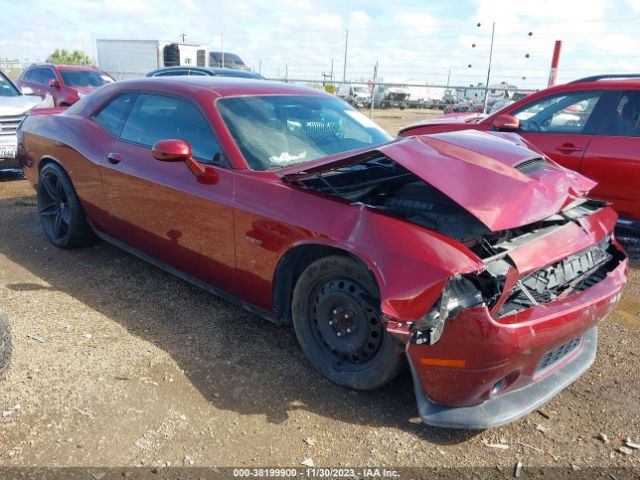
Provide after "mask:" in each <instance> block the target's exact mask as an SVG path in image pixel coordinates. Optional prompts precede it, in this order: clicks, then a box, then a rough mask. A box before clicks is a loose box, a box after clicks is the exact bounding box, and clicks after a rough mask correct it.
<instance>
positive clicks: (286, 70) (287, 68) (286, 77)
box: [284, 63, 289, 82]
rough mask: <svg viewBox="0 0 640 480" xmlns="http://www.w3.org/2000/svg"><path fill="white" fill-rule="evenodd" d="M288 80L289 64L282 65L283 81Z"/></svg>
mask: <svg viewBox="0 0 640 480" xmlns="http://www.w3.org/2000/svg"><path fill="white" fill-rule="evenodd" d="M288 80H289V64H288V63H285V64H284V81H285V82H286V81H288Z"/></svg>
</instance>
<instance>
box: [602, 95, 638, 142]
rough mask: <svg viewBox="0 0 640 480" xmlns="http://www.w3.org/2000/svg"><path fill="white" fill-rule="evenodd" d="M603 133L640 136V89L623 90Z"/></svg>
mask: <svg viewBox="0 0 640 480" xmlns="http://www.w3.org/2000/svg"><path fill="white" fill-rule="evenodd" d="M601 134H602V135H621V136H629V137H639V136H640V90H635V91H634V90H631V91H626V92H622V94H621V95H620V98H619V99H618V103H617V104H616V105H615V111H614V112H613V115H610V118H609V121H608V123H607V125H606V126H605V128H604V131H603V132H602V133H601Z"/></svg>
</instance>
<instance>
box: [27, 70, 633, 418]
mask: <svg viewBox="0 0 640 480" xmlns="http://www.w3.org/2000/svg"><path fill="white" fill-rule="evenodd" d="M58 111H59V110H55V109H53V110H45V111H43V112H39V113H40V114H32V115H30V116H29V117H27V119H26V120H25V121H24V122H23V124H22V125H21V127H20V129H19V147H18V156H19V158H20V160H21V162H22V165H23V166H24V170H25V174H26V176H27V177H28V179H29V181H30V182H31V183H32V185H33V186H34V187H35V189H36V190H37V196H38V208H39V212H40V218H41V222H42V226H43V229H44V232H45V233H46V235H47V237H48V238H49V240H50V241H51V242H52V243H53V244H54V245H56V246H59V247H63V248H69V247H78V246H82V245H86V244H88V243H90V242H92V241H93V240H94V238H95V236H96V235H97V236H98V237H100V238H102V239H104V240H107V241H108V242H111V243H113V244H115V245H117V246H119V247H122V248H124V249H125V250H127V251H129V252H131V253H133V254H135V255H137V256H140V257H142V258H144V259H146V260H148V261H150V262H153V263H154V264H156V265H158V266H159V267H161V268H163V269H165V270H168V271H170V272H173V273H175V274H177V275H179V276H180V277H182V278H183V279H186V280H188V281H190V282H193V283H194V284H196V285H199V286H202V287H203V288H206V289H208V290H210V291H212V292H214V293H216V294H218V295H220V296H222V297H223V298H226V299H229V300H231V301H234V302H237V303H239V304H240V305H243V306H244V307H245V308H247V309H248V310H250V311H251V312H254V313H256V314H257V315H259V316H261V317H264V318H267V319H270V320H273V321H275V322H281V323H288V324H293V327H294V328H295V332H296V334H297V337H298V339H299V342H300V345H301V346H302V349H303V351H304V352H305V354H306V355H307V357H308V359H309V361H310V362H311V363H312V364H313V365H314V366H315V367H316V368H317V369H318V370H319V371H320V372H321V373H322V374H324V375H325V376H326V377H328V378H329V379H331V380H332V381H334V382H336V383H338V384H340V385H344V386H347V387H351V388H355V389H363V390H365V389H374V388H377V387H380V386H382V385H384V384H386V383H387V382H389V381H390V380H391V379H392V378H394V376H395V375H396V373H397V372H398V371H399V369H400V368H401V367H402V366H403V365H404V363H405V359H407V360H408V363H409V366H410V368H411V371H412V373H413V378H414V383H415V391H416V396H417V400H418V406H419V411H420V415H421V417H422V419H423V420H424V421H425V422H426V423H428V424H431V425H441V426H448V427H464V428H485V427H488V426H492V425H499V424H503V423H507V422H510V421H512V420H513V419H515V418H518V417H519V416H521V415H524V414H525V413H527V412H529V411H531V410H532V409H534V408H536V407H537V406H538V405H540V404H541V403H543V402H545V401H547V400H549V399H550V398H551V397H553V395H555V394H556V393H557V392H559V391H560V390H561V389H563V388H564V387H566V386H567V385H569V384H570V383H571V382H573V381H574V380H575V379H576V378H578V377H579V376H580V374H582V373H583V372H584V371H585V370H586V369H587V368H588V367H589V366H590V365H591V363H592V362H593V360H594V357H595V354H596V324H597V323H598V322H599V321H600V320H601V319H603V318H604V317H606V316H607V315H608V314H609V313H610V312H611V311H612V310H613V309H614V308H615V306H616V304H617V302H618V299H619V298H620V295H621V292H622V288H623V286H624V284H625V281H626V278H627V260H626V257H625V254H624V252H623V250H622V248H621V247H620V245H619V244H618V243H617V241H616V240H615V239H614V237H613V234H612V231H613V228H614V225H615V223H616V218H617V217H616V214H615V212H614V211H613V210H612V209H611V208H610V207H608V206H607V205H606V204H604V203H603V202H599V201H595V200H590V199H587V198H586V197H585V196H584V195H585V194H586V193H587V192H588V191H589V190H590V189H591V188H592V187H593V185H594V184H593V182H591V181H590V180H587V179H586V178H584V177H582V176H581V175H579V174H577V173H574V172H572V171H569V170H566V169H564V168H562V167H560V166H558V165H557V164H555V163H554V162H553V161H551V160H549V159H547V158H545V157H542V156H540V154H538V153H536V152H534V151H532V150H530V149H528V148H527V147H526V145H524V144H523V143H522V141H521V140H519V139H518V138H517V137H514V136H512V135H510V134H506V135H505V134H487V133H480V132H462V133H449V134H441V135H430V136H419V137H410V138H404V139H399V140H393V139H392V138H391V137H390V136H389V135H387V134H386V133H385V132H384V131H383V130H381V129H380V128H379V127H378V126H377V125H375V124H374V123H373V122H372V121H370V120H369V119H368V118H367V117H365V116H363V115H362V114H360V113H359V112H358V111H356V110H354V109H353V108H351V107H350V106H349V105H347V104H346V103H344V102H343V101H341V100H339V99H337V98H335V97H333V96H330V95H327V94H324V93H322V92H319V91H316V90H311V89H307V88H303V87H296V86H291V85H286V84H281V83H272V82H265V81H257V80H256V81H253V80H237V79H231V78H215V77H214V78H206V77H186V78H185V77H182V78H175V77H174V78H172V77H166V78H154V79H142V80H131V81H124V82H118V83H115V84H113V85H108V86H105V87H103V88H101V89H100V90H98V91H96V92H94V93H93V94H92V95H90V96H88V97H86V98H84V99H82V100H81V101H79V102H78V103H76V104H75V105H73V106H72V107H70V108H68V109H66V111H64V112H63V113H60V114H55V113H57V112H58Z"/></svg>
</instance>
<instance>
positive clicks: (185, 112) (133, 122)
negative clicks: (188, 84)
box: [120, 94, 220, 163]
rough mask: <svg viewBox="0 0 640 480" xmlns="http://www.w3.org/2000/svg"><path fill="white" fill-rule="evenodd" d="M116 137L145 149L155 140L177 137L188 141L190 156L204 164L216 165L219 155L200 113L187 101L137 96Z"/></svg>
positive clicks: (211, 134)
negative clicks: (118, 135) (119, 133)
mask: <svg viewBox="0 0 640 480" xmlns="http://www.w3.org/2000/svg"><path fill="white" fill-rule="evenodd" d="M120 138H121V139H122V140H126V141H129V142H133V143H137V144H139V145H143V146H145V147H151V146H152V145H153V144H154V143H156V142H157V141H158V140H165V139H168V138H179V139H181V140H185V141H186V142H188V143H189V145H191V151H192V152H193V156H194V157H195V158H197V159H198V160H200V161H202V162H205V163H214V162H217V161H218V159H219V154H220V146H219V145H218V142H217V141H216V139H215V137H214V136H213V132H212V131H211V128H210V127H209V123H208V122H207V120H206V119H205V118H204V116H203V115H202V113H201V112H200V110H198V108H196V106H195V105H194V104H192V103H191V102H189V101H186V100H180V99H178V98H174V97H166V96H162V95H154V94H141V95H139V96H138V98H137V100H136V102H135V104H134V106H133V109H132V110H131V113H130V114H129V117H128V118H127V120H126V122H125V125H124V128H123V129H122V133H121V135H120Z"/></svg>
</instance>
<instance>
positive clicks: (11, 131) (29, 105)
mask: <svg viewBox="0 0 640 480" xmlns="http://www.w3.org/2000/svg"><path fill="white" fill-rule="evenodd" d="M42 102H43V100H42V97H40V96H36V95H33V92H31V91H29V90H27V89H24V90H20V89H19V88H18V87H16V86H15V85H14V83H13V82H12V81H11V80H9V78H8V77H7V76H6V75H5V74H4V73H2V71H0V169H3V168H11V167H19V166H20V163H19V162H18V161H17V160H16V145H17V139H16V129H17V128H18V125H19V124H20V122H21V121H22V119H23V118H24V117H26V116H27V114H28V113H29V112H30V111H31V109H33V108H34V107H35V106H37V105H39V104H41V103H42Z"/></svg>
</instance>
